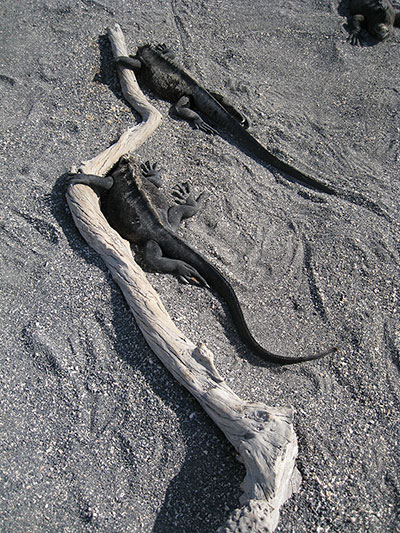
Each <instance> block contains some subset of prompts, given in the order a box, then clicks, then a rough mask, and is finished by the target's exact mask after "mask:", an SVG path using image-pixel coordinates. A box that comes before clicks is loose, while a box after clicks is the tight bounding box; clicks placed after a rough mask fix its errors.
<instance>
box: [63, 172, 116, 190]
mask: <svg viewBox="0 0 400 533" xmlns="http://www.w3.org/2000/svg"><path fill="white" fill-rule="evenodd" d="M77 183H83V184H84V185H89V186H90V187H99V188H101V189H106V190H107V191H108V190H110V189H111V187H112V186H113V184H114V180H113V179H112V177H111V176H106V177H104V178H103V177H102V176H96V175H95V174H81V173H77V174H70V177H69V178H68V181H67V184H68V185H75V184H77Z"/></svg>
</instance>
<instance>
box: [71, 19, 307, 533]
mask: <svg viewBox="0 0 400 533" xmlns="http://www.w3.org/2000/svg"><path fill="white" fill-rule="evenodd" d="M108 35H109V38H110V42H111V45H112V49H113V53H114V56H117V55H128V54H127V50H126V46H125V41H124V37H123V34H122V31H121V29H120V27H119V26H118V25H117V26H115V27H114V28H112V29H109V30H108ZM118 73H119V77H120V80H121V85H122V90H123V93H124V96H125V98H126V99H127V101H128V102H129V103H130V104H131V105H132V107H134V108H135V109H136V110H137V111H138V112H139V113H140V114H141V116H142V117H143V122H141V123H140V124H139V125H137V126H135V127H132V128H129V130H128V131H126V132H125V133H124V134H123V135H122V136H121V138H120V139H119V140H118V142H117V143H115V144H114V145H113V146H111V147H110V148H108V149H107V150H105V151H104V152H102V153H101V154H99V155H98V156H97V157H95V158H93V159H92V160H90V161H86V162H84V163H82V164H81V166H80V171H82V172H84V173H86V174H97V175H103V176H104V175H105V174H106V173H107V171H108V170H109V169H110V168H112V167H113V166H114V164H115V163H116V162H117V161H118V160H119V158H120V157H121V156H122V155H124V154H127V153H131V152H133V151H134V150H135V149H137V147H138V146H140V145H141V144H142V143H143V142H144V141H145V140H146V139H147V138H148V137H149V136H150V135H151V134H152V132H153V131H154V130H155V129H156V128H157V126H158V124H159V123H160V121H161V115H160V113H159V112H158V111H157V110H156V109H154V108H153V107H152V106H151V105H150V104H149V103H148V102H147V100H146V98H145V97H144V95H143V93H142V92H141V91H140V89H139V87H138V85H137V82H136V79H135V76H134V74H133V72H132V71H129V70H127V69H125V68H123V67H122V68H120V67H118ZM66 197H67V201H68V205H69V207H70V210H71V213H72V216H73V218H74V221H75V223H76V225H77V227H78V229H79V231H80V232H81V234H82V235H83V237H84V238H85V239H86V241H87V242H88V244H89V245H90V246H92V248H94V249H95V250H96V251H97V252H98V253H99V254H100V255H101V257H102V258H103V260H104V262H105V263H106V265H107V267H108V268H109V270H110V272H111V274H112V276H113V278H114V280H115V281H116V282H117V283H118V285H119V286H120V288H121V290H122V292H123V294H124V296H125V298H126V300H127V302H128V304H129V306H130V309H131V311H132V313H133V314H134V316H135V319H136V321H137V323H138V325H139V327H140V329H141V331H142V333H143V336H144V338H145V339H146V341H147V343H148V344H149V346H150V347H151V349H152V350H153V351H154V353H155V354H156V355H157V356H158V357H159V359H160V360H161V361H162V362H163V363H164V365H165V366H166V367H167V368H168V370H169V371H170V372H171V373H172V374H173V375H174V377H175V378H176V379H177V380H178V381H179V382H180V383H181V384H182V385H184V386H185V387H186V388H187V389H188V390H189V391H190V392H191V394H193V396H195V397H196V398H197V400H198V401H199V402H200V404H201V405H202V407H203V408H204V409H205V411H206V412H207V413H208V414H209V416H210V417H211V418H212V419H213V420H214V422H215V423H216V424H217V425H218V426H219V427H220V428H221V430H222V431H223V432H224V434H225V435H226V437H227V438H228V440H229V441H230V442H231V443H232V445H233V446H234V447H235V449H236V450H237V452H238V453H239V455H240V460H241V461H242V462H243V463H244V465H245V467H246V476H245V479H244V481H243V483H242V486H241V487H242V489H243V495H242V497H241V501H240V503H241V505H242V506H243V507H242V508H241V509H237V510H236V511H234V512H233V513H232V515H231V518H230V519H229V520H228V521H227V523H226V524H225V525H224V526H222V527H221V528H220V530H219V531H220V532H228V531H237V532H239V531H241V532H242V533H244V532H253V533H254V532H258V531H267V532H269V531H273V530H274V529H275V527H276V525H277V523H278V520H279V509H280V507H281V505H282V504H283V503H284V502H285V501H286V500H287V499H288V498H289V497H290V495H291V494H292V492H294V491H296V490H298V488H299V485H300V480H301V478H300V474H299V472H298V470H297V469H296V467H295V458H296V455H297V439H296V435H295V433H294V430H293V425H292V418H293V410H292V408H291V407H286V408H282V409H277V408H272V407H267V406H266V405H264V404H261V403H250V402H246V401H245V400H242V399H240V398H239V397H238V396H237V395H236V394H235V393H234V392H233V391H232V390H231V389H230V388H229V387H228V386H227V384H226V383H225V381H224V380H223V378H222V377H221V376H220V375H219V373H218V372H217V370H216V368H215V366H214V362H213V354H212V353H211V351H210V350H209V349H208V348H207V347H206V346H205V345H204V344H201V345H198V346H196V345H195V344H194V343H193V342H192V341H191V340H189V339H188V338H187V337H186V336H185V335H184V334H183V333H182V332H181V331H180V330H179V329H178V328H177V327H176V326H175V324H174V323H173V321H172V320H171V318H170V316H169V315H168V313H167V312H166V310H165V308H164V306H163V304H162V302H161V300H160V298H159V296H158V294H157V293H156V292H155V291H154V289H153V288H152V286H151V285H150V284H149V282H148V281H147V279H146V277H145V275H144V273H143V271H142V270H141V268H140V267H139V266H138V265H137V264H136V263H135V261H134V259H133V256H132V253H131V248H130V244H129V242H127V241H126V240H124V239H122V238H121V237H120V235H119V234H118V233H116V232H115V231H114V230H113V229H112V228H111V227H110V226H109V224H108V223H107V220H106V219H105V218H104V216H103V214H102V213H101V211H100V207H99V200H98V197H97V195H96V194H95V192H94V191H93V190H92V189H91V188H90V187H88V186H86V185H82V184H76V185H70V187H69V188H68V190H67V194H66Z"/></svg>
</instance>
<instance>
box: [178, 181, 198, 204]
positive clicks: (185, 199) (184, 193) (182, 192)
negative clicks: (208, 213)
mask: <svg viewBox="0 0 400 533" xmlns="http://www.w3.org/2000/svg"><path fill="white" fill-rule="evenodd" d="M203 194H204V193H203V192H202V193H201V194H199V196H198V197H197V199H196V198H195V197H194V195H193V193H192V188H191V186H190V184H189V183H187V182H185V183H178V185H175V187H174V188H173V190H172V195H173V196H174V201H175V202H176V203H177V204H180V205H190V206H192V207H197V208H198V207H199V206H198V205H197V204H198V203H199V200H200V198H201V197H202V196H203Z"/></svg>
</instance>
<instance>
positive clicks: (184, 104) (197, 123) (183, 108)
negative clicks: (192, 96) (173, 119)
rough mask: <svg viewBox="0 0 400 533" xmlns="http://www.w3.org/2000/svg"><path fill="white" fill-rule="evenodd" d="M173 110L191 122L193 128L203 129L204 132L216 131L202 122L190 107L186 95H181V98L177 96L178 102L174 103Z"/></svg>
mask: <svg viewBox="0 0 400 533" xmlns="http://www.w3.org/2000/svg"><path fill="white" fill-rule="evenodd" d="M175 110H176V112H177V113H178V115H179V116H180V117H182V118H184V119H185V120H187V121H188V122H191V123H192V124H193V127H194V128H195V129H198V130H203V131H205V132H206V133H217V131H216V130H215V129H214V128H212V127H211V126H209V125H208V124H206V123H205V122H204V120H203V119H202V118H201V117H200V115H198V114H197V113H196V111H193V109H190V100H189V98H188V97H187V96H181V98H179V100H178V102H177V103H176V104H175Z"/></svg>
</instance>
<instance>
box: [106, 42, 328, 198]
mask: <svg viewBox="0 0 400 533" xmlns="http://www.w3.org/2000/svg"><path fill="white" fill-rule="evenodd" d="M115 61H116V62H117V64H119V65H123V66H125V67H128V68H131V69H140V75H141V76H142V77H143V79H144V81H145V83H146V84H147V85H148V86H149V87H150V88H152V89H153V90H154V91H155V92H156V93H157V94H158V95H159V96H161V98H164V99H165V100H168V101H170V102H172V103H174V104H175V109H176V112H177V113H178V115H179V116H181V117H182V118H184V119H185V120H188V121H190V122H192V124H193V126H194V127H195V128H197V129H201V130H203V131H205V132H206V133H217V131H216V130H215V129H214V128H213V127H211V126H210V125H209V124H207V123H206V122H205V121H204V120H203V119H202V118H201V117H200V116H199V114H198V113H197V112H196V111H194V110H193V109H191V106H193V107H195V108H196V109H197V110H198V111H199V112H200V113H201V114H203V116H206V117H207V118H208V119H211V120H212V121H213V123H215V124H216V125H217V127H219V128H222V129H223V130H225V131H226V132H228V134H230V135H231V136H232V137H233V139H235V140H236V142H237V143H238V145H239V146H240V147H241V148H242V149H243V151H244V152H245V153H247V154H248V155H250V156H251V157H256V158H258V159H260V160H261V161H263V162H264V163H267V164H269V165H272V166H274V167H275V168H277V169H279V170H281V171H282V172H284V173H286V174H288V175H289V176H291V177H292V178H295V180H298V181H299V182H301V183H302V184H304V185H306V186H308V187H313V188H314V189H317V190H319V191H322V192H325V193H328V194H335V193H334V191H333V190H332V189H331V188H330V187H329V186H327V185H324V184H323V183H321V182H319V181H317V180H316V179H314V178H312V177H310V176H307V175H306V174H304V173H303V172H300V171H299V170H297V169H295V168H293V167H292V166H290V165H289V164H287V163H284V162H283V161H280V160H279V159H278V158H277V157H275V156H274V155H272V154H271V153H270V152H268V150H267V149H266V148H264V146H262V145H261V144H260V143H259V142H258V141H257V140H256V139H255V138H254V137H253V136H252V135H250V133H248V131H246V128H247V127H248V121H247V120H246V119H245V118H244V117H243V116H242V114H241V113H239V112H238V111H237V110H236V109H235V108H234V107H233V106H231V105H230V104H229V103H228V102H226V100H225V98H224V97H223V96H221V95H219V94H217V93H214V92H210V91H207V90H205V89H204V88H203V87H201V86H200V84H199V83H198V82H197V81H196V80H195V79H194V78H193V77H192V76H191V75H190V74H189V73H188V72H186V71H185V70H184V69H183V68H182V67H180V66H179V65H178V64H177V63H176V62H175V61H174V54H173V53H172V52H171V51H170V50H169V49H168V48H167V47H166V46H165V45H158V46H157V47H155V48H153V47H151V46H149V45H146V46H141V47H140V48H138V51H137V54H136V56H135V57H132V56H130V57H124V56H120V57H117V58H116V60H115Z"/></svg>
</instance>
